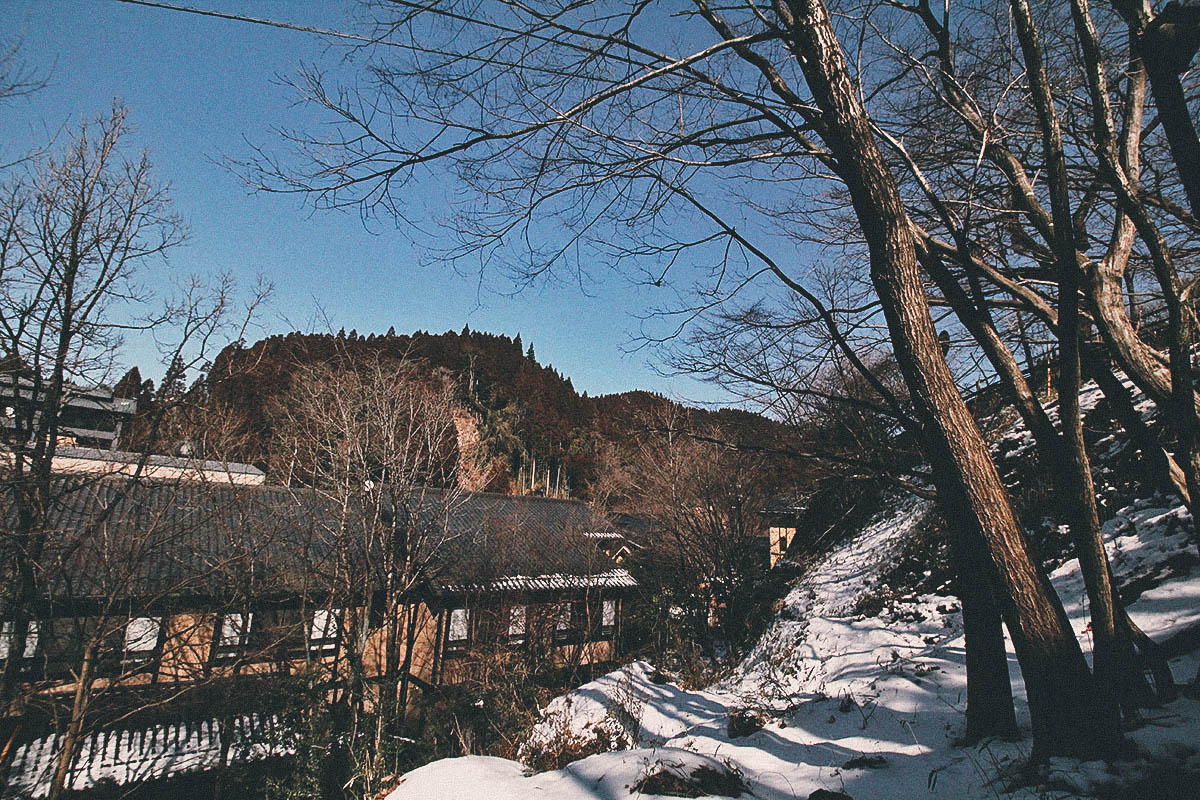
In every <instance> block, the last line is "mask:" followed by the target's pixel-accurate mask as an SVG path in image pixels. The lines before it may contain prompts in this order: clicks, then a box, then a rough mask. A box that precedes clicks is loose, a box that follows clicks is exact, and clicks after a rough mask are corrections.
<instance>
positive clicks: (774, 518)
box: [762, 495, 809, 569]
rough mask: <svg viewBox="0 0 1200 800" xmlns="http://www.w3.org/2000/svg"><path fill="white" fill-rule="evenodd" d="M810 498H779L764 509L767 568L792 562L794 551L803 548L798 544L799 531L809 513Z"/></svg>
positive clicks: (768, 503)
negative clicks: (784, 562)
mask: <svg viewBox="0 0 1200 800" xmlns="http://www.w3.org/2000/svg"><path fill="white" fill-rule="evenodd" d="M808 503H809V501H808V498H804V497H791V496H782V495H781V496H777V497H773V498H771V500H770V501H769V502H767V504H766V505H765V506H764V508H763V511H762V513H763V516H764V517H766V520H767V552H768V555H767V566H768V568H770V569H774V568H775V567H776V566H778V565H779V563H780V562H783V561H791V560H792V557H793V556H794V550H796V549H799V548H800V547H802V546H803V542H799V543H798V542H797V535H796V534H797V531H799V530H800V527H801V521H802V519H803V517H804V515H805V514H807V513H808Z"/></svg>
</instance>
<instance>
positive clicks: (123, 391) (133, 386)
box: [113, 366, 142, 398]
mask: <svg viewBox="0 0 1200 800" xmlns="http://www.w3.org/2000/svg"><path fill="white" fill-rule="evenodd" d="M141 390H142V373H141V371H140V370H139V369H138V368H137V367H136V366H135V367H130V368H129V371H128V372H126V373H125V376H124V377H122V378H121V380H119V381H117V385H116V386H114V387H113V397H124V398H134V397H137V396H138V393H139V392H140V391H141Z"/></svg>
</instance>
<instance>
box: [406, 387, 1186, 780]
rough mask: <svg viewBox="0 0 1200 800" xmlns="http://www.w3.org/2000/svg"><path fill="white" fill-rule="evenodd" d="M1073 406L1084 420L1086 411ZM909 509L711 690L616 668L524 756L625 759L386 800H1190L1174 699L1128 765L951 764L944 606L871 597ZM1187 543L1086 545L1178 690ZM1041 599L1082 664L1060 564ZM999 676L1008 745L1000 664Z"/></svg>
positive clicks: (915, 520) (568, 700)
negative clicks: (1106, 567)
mask: <svg viewBox="0 0 1200 800" xmlns="http://www.w3.org/2000/svg"><path fill="white" fill-rule="evenodd" d="M1084 399H1085V401H1086V404H1088V405H1090V406H1092V407H1094V405H1095V403H1096V400H1097V396H1096V395H1095V393H1092V394H1090V395H1089V396H1087V397H1086V398H1084ZM1023 438H1024V437H1023V432H1022V431H1021V429H1020V428H1019V427H1013V428H1011V429H1009V430H1008V431H1007V432H1005V433H1004V435H1003V436H1001V441H1002V443H1003V442H1004V441H1005V440H1007V444H1003V445H1002V446H1004V447H1006V448H1008V449H1010V450H1011V449H1015V448H1014V447H1013V446H1012V445H1014V444H1015V443H1017V442H1020V441H1022V440H1023ZM1118 449H1119V448H1115V447H1114V448H1109V449H1108V450H1106V451H1105V452H1109V451H1112V452H1115V451H1116V450H1118ZM1106 468H1107V467H1106V466H1105V465H1103V464H1101V465H1100V470H1101V471H1103V470H1105V469H1106ZM928 510H929V506H928V504H927V503H926V502H924V501H919V500H914V499H911V498H904V497H892V498H891V499H890V500H889V501H887V502H886V503H885V504H884V507H883V509H882V510H881V511H880V512H879V513H878V514H877V515H876V516H875V518H874V519H873V520H871V522H870V523H869V524H868V525H866V526H865V527H864V528H863V530H862V531H861V533H859V534H858V535H857V536H856V537H854V538H853V539H851V540H850V541H849V542H847V543H845V544H843V545H841V546H839V547H838V548H836V549H835V550H834V551H833V552H830V553H828V554H827V555H826V556H824V557H823V558H822V559H820V560H819V561H818V562H817V563H816V564H815V565H814V566H813V567H812V568H811V569H810V570H809V571H808V573H807V574H806V576H805V577H804V578H802V579H801V580H800V581H799V582H798V583H797V584H796V585H795V587H794V588H793V589H792V590H791V592H790V593H789V594H788V596H787V598H786V600H785V601H784V603H783V607H782V610H781V612H780V614H779V616H778V618H777V619H776V620H775V622H774V623H773V624H772V626H771V627H770V629H769V630H768V632H767V633H766V635H765V636H764V637H763V638H762V640H761V641H760V642H759V644H758V646H757V647H756V648H755V650H754V651H753V652H752V654H751V655H750V656H749V657H748V658H747V659H746V660H745V661H744V662H743V663H742V664H741V666H740V667H739V668H738V669H737V670H736V671H735V673H734V674H733V675H732V676H731V677H729V678H728V679H726V680H724V681H722V682H721V683H719V684H717V685H715V686H713V687H710V688H709V689H707V690H703V691H687V690H685V689H683V688H680V687H679V686H677V685H675V684H672V683H670V682H667V681H666V680H665V678H664V676H662V675H660V674H659V673H657V672H656V671H655V670H654V669H653V668H652V667H650V666H649V665H646V664H642V663H638V664H633V665H630V666H628V667H626V668H625V669H623V670H620V671H618V672H615V673H612V674H610V675H607V676H605V677H603V678H601V679H599V680H597V681H594V682H592V683H590V684H587V685H585V686H582V687H580V688H579V689H577V690H576V691H574V692H571V693H570V694H568V695H566V696H565V697H562V698H559V699H558V700H555V701H554V702H553V703H551V704H550V706H549V707H548V708H547V709H546V711H545V713H544V716H543V720H542V722H541V723H540V724H539V726H538V728H537V729H535V731H534V733H533V735H532V736H531V740H530V745H529V752H530V753H531V754H534V753H538V752H541V753H545V752H546V751H552V752H553V751H560V750H569V749H578V748H580V747H581V746H582V745H583V743H584V742H586V741H588V740H592V741H599V742H603V743H604V744H605V745H609V746H611V744H612V743H615V744H616V745H618V746H628V747H629V749H617V750H613V751H611V752H602V753H599V754H597V755H592V756H590V757H587V758H584V759H582V760H579V761H576V762H574V763H572V764H569V765H567V766H566V767H565V768H563V769H558V770H551V771H547V772H542V773H539V774H534V775H530V776H526V774H525V773H526V771H525V770H523V769H522V767H521V765H519V764H516V763H515V762H508V761H503V760H498V759H485V758H480V757H466V758H460V759H451V760H447V761H441V762H435V763H434V764H430V765H427V766H425V767H422V768H421V769H418V770H415V771H413V772H412V773H409V774H408V775H406V776H404V777H403V779H402V781H401V783H400V785H399V787H398V788H397V789H396V791H395V792H393V793H392V795H391V796H390V800H416V799H417V798H421V800H434V799H435V798H457V799H458V800H471V799H472V798H480V799H481V800H483V799H484V798H486V800H507V799H508V798H514V799H515V798H530V797H547V798H563V800H576V799H578V798H613V800H615V798H625V797H630V796H640V797H654V796H712V797H716V796H739V797H755V798H761V799H764V800H765V799H767V798H780V799H781V800H782V798H796V797H800V798H804V797H809V796H810V795H811V794H812V793H813V792H817V791H818V790H826V791H835V792H843V793H845V794H846V795H848V796H850V797H853V798H855V800H868V799H870V798H879V800H883V799H884V798H889V799H890V798H899V797H903V798H915V797H925V796H930V797H937V796H940V797H953V798H960V797H961V798H982V797H998V796H1001V795H1007V793H1008V792H1011V793H1012V794H1011V795H1007V796H1013V797H1030V798H1034V797H1077V796H1087V797H1111V798H1116V797H1121V798H1136V797H1155V798H1170V797H1194V796H1195V794H1194V792H1195V786H1196V785H1197V783H1196V781H1197V780H1198V779H1200V703H1198V702H1197V701H1196V700H1194V699H1191V698H1189V697H1188V696H1186V695H1187V694H1189V692H1186V691H1185V693H1184V695H1185V696H1182V697H1180V698H1179V699H1177V700H1175V701H1173V702H1171V703H1169V704H1167V705H1165V706H1163V707H1161V708H1157V709H1149V710H1145V711H1143V712H1142V713H1141V715H1140V721H1139V722H1138V723H1137V724H1135V725H1134V726H1133V728H1132V729H1131V730H1130V731H1129V732H1128V735H1129V739H1130V741H1131V742H1132V744H1133V750H1132V751H1131V753H1130V756H1129V760H1128V761H1126V762H1121V763H1118V764H1115V765H1105V764H1100V763H1080V762H1075V761H1070V760H1066V759H1055V760H1053V761H1052V762H1051V763H1050V764H1049V765H1047V766H1046V767H1044V768H1041V769H1040V771H1037V772H1032V773H1031V772H1029V771H1028V770H1026V769H1025V767H1024V764H1025V760H1026V757H1027V755H1028V740H1027V739H1026V740H1025V741H1022V742H1003V741H995V740H989V741H985V742H984V743H982V744H981V745H978V746H975V747H962V746H957V745H956V740H957V738H958V737H959V736H961V734H962V728H963V724H964V702H965V677H966V675H965V665H964V662H963V647H964V642H963V636H962V619H961V614H960V613H959V607H958V603H957V601H956V600H955V599H954V598H953V597H950V596H947V595H944V594H940V593H939V591H941V589H939V588H934V589H933V590H932V591H928V592H925V593H912V594H907V595H905V594H903V593H901V594H900V595H899V596H897V594H896V593H895V592H888V593H882V592H881V591H880V583H881V582H882V581H883V580H884V576H885V575H886V574H887V573H888V572H889V571H890V570H892V569H893V568H894V566H895V563H896V560H897V559H898V557H899V554H900V553H901V551H902V550H903V548H904V546H905V543H906V542H907V541H908V540H909V539H910V537H911V536H912V534H913V533H914V531H916V530H918V529H919V527H920V526H921V523H922V520H923V518H924V516H925V514H926V513H927V512H928ZM1190 527H1191V526H1190V519H1189V518H1188V515H1187V512H1186V510H1185V509H1184V508H1182V507H1181V506H1179V505H1178V504H1177V503H1174V502H1171V501H1170V500H1168V499H1166V498H1163V497H1161V496H1157V495H1155V496H1149V497H1143V498H1140V499H1137V500H1135V501H1134V502H1132V503H1130V504H1128V505H1127V506H1125V507H1123V508H1121V509H1120V510H1119V511H1117V512H1115V513H1114V514H1112V516H1111V517H1110V519H1109V520H1108V522H1107V523H1106V524H1105V526H1104V534H1105V539H1106V545H1107V547H1108V551H1109V554H1110V556H1111V558H1112V561H1113V569H1114V572H1115V575H1116V578H1117V581H1118V583H1119V585H1122V586H1124V587H1126V590H1125V591H1126V594H1127V595H1128V596H1132V595H1136V601H1135V602H1133V604H1132V605H1131V607H1130V612H1131V614H1132V616H1133V617H1134V619H1135V620H1136V621H1137V622H1138V624H1139V625H1141V626H1142V628H1143V629H1144V630H1145V631H1146V632H1147V633H1148V634H1150V635H1151V636H1152V637H1153V638H1155V639H1156V640H1157V641H1159V642H1160V643H1167V644H1168V647H1169V648H1170V649H1171V650H1172V653H1173V655H1174V658H1173V660H1172V662H1171V667H1172V670H1173V672H1174V675H1175V678H1176V680H1177V681H1178V682H1180V683H1187V682H1190V681H1192V680H1193V676H1195V675H1196V671H1197V666H1198V664H1200V652H1198V651H1197V649H1196V648H1195V645H1196V644H1197V641H1196V637H1195V636H1194V634H1195V633H1196V631H1197V630H1200V570H1198V569H1197V559H1196V558H1195V555H1194V553H1195V551H1194V547H1193V546H1192V544H1191V542H1190V540H1189V531H1190ZM1051 580H1052V582H1053V583H1054V586H1055V588H1056V589H1057V591H1058V593H1059V595H1060V596H1061V597H1062V598H1063V601H1064V603H1065V604H1066V607H1067V611H1068V613H1069V615H1070V617H1071V620H1072V624H1073V625H1074V628H1075V630H1076V632H1077V633H1078V635H1079V637H1080V641H1081V644H1082V645H1083V647H1084V649H1085V652H1087V651H1089V650H1090V641H1089V637H1088V631H1087V622H1088V620H1087V614H1086V608H1085V594H1084V591H1083V584H1082V578H1081V576H1080V573H1079V569H1078V564H1077V562H1076V561H1075V560H1073V559H1072V560H1068V561H1065V562H1064V563H1062V564H1061V566H1058V567H1057V568H1056V569H1055V570H1054V571H1053V573H1052V575H1051ZM1009 663H1010V670H1011V674H1012V677H1013V682H1014V689H1015V692H1016V694H1017V703H1018V714H1019V719H1020V722H1021V724H1022V725H1023V726H1024V728H1025V730H1026V731H1027V730H1028V714H1027V710H1026V708H1025V705H1024V692H1023V686H1022V684H1021V680H1020V672H1019V670H1018V668H1017V664H1016V660H1015V657H1014V656H1012V654H1011V646H1010V659H1009ZM731 723H732V725H733V730H732V732H731V729H730V728H731ZM758 724H761V725H762V727H761V729H759V730H756V731H754V730H753V729H754V728H756V727H757V726H758ZM748 731H753V732H749V733H748V735H742V736H736V735H732V734H738V733H746V732H748ZM689 787H690V788H691V790H693V793H691V794H687V791H688V789H689ZM631 792H633V795H631ZM816 796H817V797H820V795H819V794H818V795H816ZM826 797H830V796H829V795H826Z"/></svg>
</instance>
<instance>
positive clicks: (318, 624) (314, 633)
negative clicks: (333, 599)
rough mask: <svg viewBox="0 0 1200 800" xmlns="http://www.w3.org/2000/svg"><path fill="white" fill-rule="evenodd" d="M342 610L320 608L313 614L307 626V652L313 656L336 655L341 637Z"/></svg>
mask: <svg viewBox="0 0 1200 800" xmlns="http://www.w3.org/2000/svg"><path fill="white" fill-rule="evenodd" d="M341 618H342V609H340V608H322V609H318V610H317V611H314V612H313V615H312V623H311V624H310V625H309V626H308V651H309V652H310V653H314V654H324V653H336V652H337V649H338V637H339V636H340V635H341Z"/></svg>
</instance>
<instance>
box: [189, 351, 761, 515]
mask: <svg viewBox="0 0 1200 800" xmlns="http://www.w3.org/2000/svg"><path fill="white" fill-rule="evenodd" d="M381 356H382V357H391V358H397V359H408V360H409V361H413V362H416V363H418V364H420V365H421V366H422V369H426V370H428V372H429V374H430V375H431V376H432V375H436V374H438V373H441V374H445V375H448V376H449V377H450V378H451V379H452V380H453V381H454V382H455V385H456V386H457V391H458V394H459V396H460V401H461V404H462V407H463V409H464V410H466V411H467V412H469V416H470V417H471V418H472V421H473V423H474V425H475V427H476V428H477V431H478V437H479V445H480V447H482V448H484V450H485V451H486V453H487V454H488V455H489V456H491V457H493V459H494V461H495V463H496V464H497V465H499V469H497V470H495V473H496V474H495V476H494V477H493V478H492V479H491V480H490V481H489V484H488V487H487V488H490V489H493V490H497V491H520V490H521V488H522V484H524V485H525V486H526V487H528V484H529V483H530V482H531V481H530V475H531V473H532V471H533V470H534V468H535V465H536V472H537V480H538V482H539V483H540V484H541V485H542V486H544V484H545V482H546V477H547V471H548V472H549V476H550V478H549V480H550V483H551V485H554V484H559V485H560V487H561V488H562V490H563V491H569V492H570V493H571V494H573V495H575V496H580V495H586V493H587V487H588V486H589V485H591V484H592V483H593V482H594V480H595V479H596V477H597V473H598V470H599V469H600V466H599V462H600V461H603V460H604V459H605V458H608V459H611V458H613V457H614V455H613V454H614V453H615V454H616V456H615V457H616V458H620V454H621V453H622V452H628V450H629V448H631V447H634V446H636V442H637V440H638V439H639V437H640V436H643V435H645V434H646V432H647V431H648V430H650V429H652V428H654V427H656V426H657V427H662V426H663V425H664V420H668V419H669V420H673V422H667V423H665V424H667V425H675V424H684V425H689V426H691V427H693V428H699V429H703V430H707V431H715V430H717V429H718V428H719V429H720V435H721V436H723V437H725V438H727V439H730V440H732V441H736V442H738V443H745V444H751V445H757V446H769V445H771V444H776V445H777V444H778V442H779V441H780V439H781V436H782V434H783V427H782V426H781V425H779V424H778V423H776V422H774V421H772V420H769V419H767V418H765V417H762V416H759V415H756V414H751V413H748V412H745V411H740V410H734V409H722V410H717V411H709V410H704V409H693V408H685V407H683V406H681V405H679V404H677V403H674V402H672V401H670V400H668V399H666V398H664V397H662V396H660V395H657V394H653V393H650V392H644V391H633V392H625V393H622V394H615V395H603V396H597V397H589V396H587V394H586V393H584V394H580V393H578V392H576V390H575V387H574V386H573V385H572V384H571V379H570V378H569V377H566V376H563V375H561V374H560V373H559V372H558V371H557V370H555V369H553V368H552V367H550V366H548V365H543V364H540V363H539V362H538V360H537V356H536V354H535V352H534V348H533V346H532V345H526V344H525V343H523V342H522V341H521V337H520V335H519V334H518V335H517V337H516V338H515V339H513V338H509V337H507V336H503V335H497V334H492V333H483V332H480V331H472V330H470V329H468V328H465V327H464V328H463V330H462V331H461V332H460V333H454V332H453V331H448V332H446V333H442V334H434V333H426V332H423V331H418V332H416V333H413V334H397V333H396V332H395V330H394V329H393V330H390V331H388V333H386V334H382V335H375V334H371V335H367V336H361V335H359V334H357V333H356V332H354V331H351V332H350V333H344V332H341V333H338V334H337V335H331V334H302V333H289V334H286V335H279V336H272V337H269V338H267V339H264V340H262V341H259V342H256V343H255V344H253V345H250V346H248V347H246V346H240V345H231V346H229V347H227V348H225V350H224V351H222V352H221V353H220V354H219V355H218V356H217V358H216V359H215V360H214V362H213V365H212V368H211V370H210V371H209V375H208V379H207V380H205V381H203V384H204V389H205V391H204V392H203V393H202V402H204V403H205V404H206V405H208V406H210V407H211V408H214V409H218V408H219V409H220V411H221V413H222V414H225V415H230V416H232V417H233V418H234V421H236V423H237V424H238V425H239V427H241V428H242V430H243V431H244V433H245V435H244V437H242V441H241V442H240V443H239V445H238V452H237V453H236V454H235V455H236V457H237V458H239V459H241V460H245V461H249V462H251V463H256V464H259V465H262V466H264V467H266V468H267V469H268V471H269V470H270V468H271V466H272V465H271V463H270V461H271V455H270V446H269V444H270V438H271V428H270V421H269V413H268V409H269V408H270V403H271V400H272V399H273V398H275V397H277V396H278V395H279V394H280V393H282V392H283V391H285V390H286V388H287V386H288V384H289V380H290V378H291V375H292V373H293V372H295V370H296V369H297V368H298V366H300V365H305V364H320V363H328V362H330V361H332V360H336V359H338V358H349V359H351V360H354V359H359V358H363V359H365V358H377V357H381ZM230 457H233V456H232V455H231V456H230Z"/></svg>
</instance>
